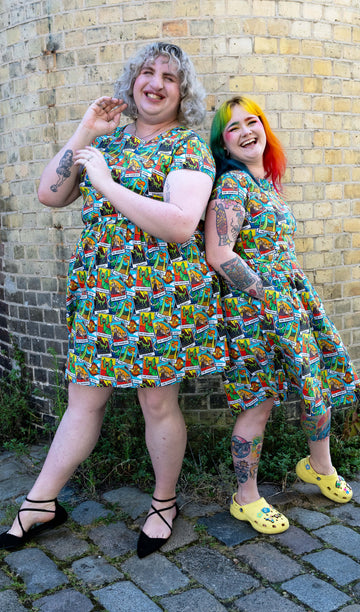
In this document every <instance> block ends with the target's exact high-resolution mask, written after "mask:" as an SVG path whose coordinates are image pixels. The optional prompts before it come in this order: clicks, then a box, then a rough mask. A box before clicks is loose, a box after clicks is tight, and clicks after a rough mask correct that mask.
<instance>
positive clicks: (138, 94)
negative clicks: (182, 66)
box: [133, 55, 180, 125]
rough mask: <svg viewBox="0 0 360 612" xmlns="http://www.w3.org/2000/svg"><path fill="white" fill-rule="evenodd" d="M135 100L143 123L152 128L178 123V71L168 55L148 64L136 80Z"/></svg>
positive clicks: (146, 63) (160, 56)
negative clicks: (164, 123)
mask: <svg viewBox="0 0 360 612" xmlns="http://www.w3.org/2000/svg"><path fill="white" fill-rule="evenodd" d="M133 96H134V100H135V104H136V106H137V109H138V116H139V118H140V119H142V120H143V121H145V122H146V123H150V124H153V125H155V124H159V123H163V122H169V121H175V120H176V119H177V116H178V111H179V105H180V82H179V77H178V71H177V67H176V65H175V64H174V62H171V61H170V62H169V59H168V58H167V57H166V56H164V55H159V56H158V57H157V58H156V59H155V60H154V61H148V62H145V64H144V65H143V67H142V68H141V70H140V73H139V75H138V76H137V78H136V79H135V83H134V88H133Z"/></svg>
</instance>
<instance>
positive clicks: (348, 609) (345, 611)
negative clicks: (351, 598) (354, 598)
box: [341, 604, 360, 612]
mask: <svg viewBox="0 0 360 612" xmlns="http://www.w3.org/2000/svg"><path fill="white" fill-rule="evenodd" d="M341 612H360V604H351V605H350V606H345V608H341Z"/></svg>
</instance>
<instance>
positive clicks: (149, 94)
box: [145, 91, 165, 100]
mask: <svg viewBox="0 0 360 612" xmlns="http://www.w3.org/2000/svg"><path fill="white" fill-rule="evenodd" d="M145 96H146V97H147V98H150V100H163V99H164V97H165V96H162V95H160V94H156V93H154V92H153V91H145Z"/></svg>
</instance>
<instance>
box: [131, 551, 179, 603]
mask: <svg viewBox="0 0 360 612" xmlns="http://www.w3.org/2000/svg"><path fill="white" fill-rule="evenodd" d="M121 569H122V570H123V571H124V572H125V573H126V574H128V575H129V576H130V578H131V580H133V581H134V582H135V584H137V585H138V586H139V587H140V588H141V589H142V590H143V591H145V592H146V593H147V594H148V595H150V596H151V597H154V596H156V595H158V596H159V595H167V594H168V593H170V591H175V590H176V589H181V588H184V587H186V586H187V585H188V584H189V578H188V577H187V576H185V574H183V573H182V572H181V571H180V570H179V568H178V567H177V566H176V565H175V564H174V563H171V561H169V560H168V559H167V558H166V557H163V556H162V555H160V554H156V553H155V554H153V555H149V556H148V557H145V559H139V558H138V557H137V556H136V557H135V556H134V557H130V559H128V560H127V561H125V563H123V564H122V566H121ZM155 576H156V580H154V577H155Z"/></svg>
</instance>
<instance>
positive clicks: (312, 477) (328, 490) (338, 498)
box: [296, 455, 353, 504]
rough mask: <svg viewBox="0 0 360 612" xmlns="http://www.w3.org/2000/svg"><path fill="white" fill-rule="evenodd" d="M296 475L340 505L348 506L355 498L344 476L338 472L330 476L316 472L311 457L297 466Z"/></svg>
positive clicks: (302, 460)
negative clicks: (311, 463)
mask: <svg viewBox="0 0 360 612" xmlns="http://www.w3.org/2000/svg"><path fill="white" fill-rule="evenodd" d="M296 474H297V476H299V478H301V480H303V481H304V482H309V483H310V484H316V485H317V486H318V487H319V489H320V491H321V493H322V494H323V495H325V497H328V498H329V499H331V500H332V501H335V502H338V503H339V504H346V503H347V502H349V501H350V500H351V498H352V496H353V492H352V488H351V487H350V485H348V483H347V482H346V481H345V480H344V479H343V477H342V476H339V475H338V473H337V471H336V470H335V471H334V473H333V474H330V475H328V476H325V475H324V474H318V473H317V472H315V470H314V469H313V468H312V467H311V465H310V455H309V456H308V457H305V459H301V461H299V463H298V464H297V466H296Z"/></svg>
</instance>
